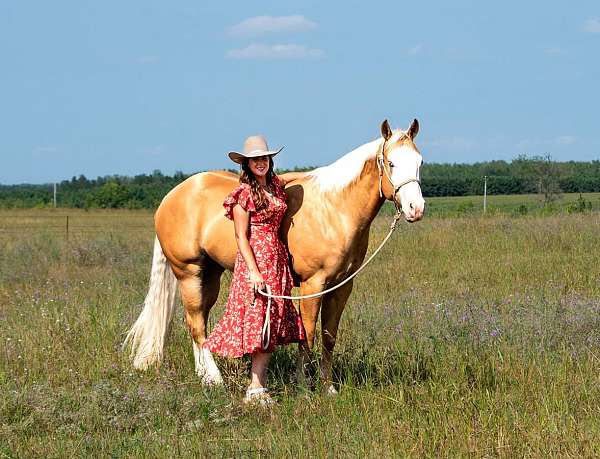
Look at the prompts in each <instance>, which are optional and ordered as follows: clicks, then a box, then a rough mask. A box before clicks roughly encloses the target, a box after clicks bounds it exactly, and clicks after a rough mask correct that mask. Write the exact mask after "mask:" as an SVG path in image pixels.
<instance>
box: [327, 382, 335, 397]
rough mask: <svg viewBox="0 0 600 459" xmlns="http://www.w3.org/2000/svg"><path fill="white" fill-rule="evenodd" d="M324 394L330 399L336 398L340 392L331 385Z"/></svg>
mask: <svg viewBox="0 0 600 459" xmlns="http://www.w3.org/2000/svg"><path fill="white" fill-rule="evenodd" d="M324 393H325V395H327V396H328V397H335V396H336V395H337V394H338V391H337V389H336V388H335V387H333V384H329V385H328V386H327V387H325V390H324Z"/></svg>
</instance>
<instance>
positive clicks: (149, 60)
mask: <svg viewBox="0 0 600 459" xmlns="http://www.w3.org/2000/svg"><path fill="white" fill-rule="evenodd" d="M157 62H158V56H141V57H138V58H137V63H138V64H156V63H157Z"/></svg>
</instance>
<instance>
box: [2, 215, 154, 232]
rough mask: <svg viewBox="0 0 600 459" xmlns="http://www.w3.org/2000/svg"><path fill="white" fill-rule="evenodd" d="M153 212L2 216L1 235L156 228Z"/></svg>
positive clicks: (146, 229) (143, 230)
mask: <svg viewBox="0 0 600 459" xmlns="http://www.w3.org/2000/svg"><path fill="white" fill-rule="evenodd" d="M153 229H154V224H153V220H152V216H151V215H127V216H124V217H119V216H114V215H113V216H104V215H0V235H3V234H4V235H16V234H23V233H33V232H47V233H52V234H64V235H65V236H66V237H67V238H68V237H69V235H72V234H88V233H90V234H92V233H114V232H124V231H135V232H145V231H148V232H150V231H153Z"/></svg>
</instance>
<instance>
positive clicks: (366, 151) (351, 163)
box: [308, 139, 381, 191]
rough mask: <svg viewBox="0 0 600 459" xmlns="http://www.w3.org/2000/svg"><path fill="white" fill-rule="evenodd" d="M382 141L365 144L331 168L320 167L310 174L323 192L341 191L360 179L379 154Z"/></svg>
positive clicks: (330, 166) (332, 164)
mask: <svg viewBox="0 0 600 459" xmlns="http://www.w3.org/2000/svg"><path fill="white" fill-rule="evenodd" d="M380 143H381V139H377V140H373V141H372V142H369V143H365V144H364V145H362V146H360V147H358V148H357V149H356V150H352V151H351V152H350V153H346V154H345V155H344V156H342V157H341V158H339V159H338V160H337V161H335V162H334V163H331V164H330V165H329V166H323V167H319V168H318V169H315V170H313V171H310V172H309V173H308V176H309V177H311V178H312V179H313V180H314V181H315V182H316V183H317V184H318V186H319V189H320V190H321V191H335V190H340V189H342V188H344V187H346V186H347V185H349V184H350V183H352V182H353V181H354V180H356V179H358V177H360V173H361V172H362V170H363V167H364V165H365V162H366V161H367V160H368V159H371V158H374V157H375V155H376V154H377V150H378V148H379V144H380Z"/></svg>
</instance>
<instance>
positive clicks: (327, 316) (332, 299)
mask: <svg viewBox="0 0 600 459" xmlns="http://www.w3.org/2000/svg"><path fill="white" fill-rule="evenodd" d="M350 292H352V281H350V282H348V283H347V284H345V285H342V286H341V287H340V288H338V289H337V290H334V291H333V292H331V293H329V294H327V295H326V296H325V298H324V299H323V305H322V306H321V335H322V337H321V338H322V341H323V356H322V357H321V381H322V383H323V387H324V389H325V392H326V393H327V394H329V395H335V394H337V390H336V389H335V387H334V386H333V382H332V378H331V366H332V360H333V348H334V347H335V341H336V339H337V331H338V326H339V324H340V318H341V317H342V312H344V308H345V307H346V302H347V301H348V297H349V296H350Z"/></svg>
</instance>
